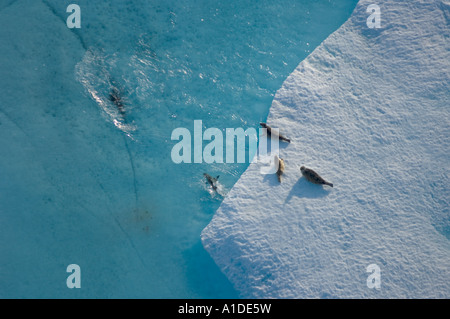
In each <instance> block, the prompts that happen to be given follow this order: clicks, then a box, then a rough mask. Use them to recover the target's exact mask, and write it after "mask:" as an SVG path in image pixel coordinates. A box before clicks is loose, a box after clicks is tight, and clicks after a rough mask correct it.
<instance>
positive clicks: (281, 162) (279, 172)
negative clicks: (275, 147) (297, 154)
mask: <svg viewBox="0 0 450 319" xmlns="http://www.w3.org/2000/svg"><path fill="white" fill-rule="evenodd" d="M277 160H278V169H277V176H278V181H279V182H280V183H281V175H283V173H284V160H283V159H282V158H279V157H278V156H277V155H275V162H276V161H277Z"/></svg>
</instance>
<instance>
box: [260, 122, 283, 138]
mask: <svg viewBox="0 0 450 319" xmlns="http://www.w3.org/2000/svg"><path fill="white" fill-rule="evenodd" d="M259 125H261V126H262V127H264V128H266V129H267V135H268V136H271V135H274V136H278V138H279V139H280V140H281V141H285V142H288V143H290V142H291V140H290V139H288V138H287V137H284V136H283V135H281V134H279V133H276V132H272V128H271V127H270V126H269V125H267V124H266V123H263V122H261V123H259Z"/></svg>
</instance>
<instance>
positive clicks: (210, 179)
mask: <svg viewBox="0 0 450 319" xmlns="http://www.w3.org/2000/svg"><path fill="white" fill-rule="evenodd" d="M203 176H205V178H206V180H207V181H208V183H209V185H211V187H212V189H213V190H215V191H217V185H216V184H217V180H218V179H219V175H217V177H215V178H214V177H212V176H211V175H209V174H208V173H203Z"/></svg>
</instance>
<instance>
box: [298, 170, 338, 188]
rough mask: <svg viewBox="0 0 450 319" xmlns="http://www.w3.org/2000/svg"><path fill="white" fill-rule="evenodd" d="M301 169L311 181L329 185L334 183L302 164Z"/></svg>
mask: <svg viewBox="0 0 450 319" xmlns="http://www.w3.org/2000/svg"><path fill="white" fill-rule="evenodd" d="M300 171H301V172H302V175H303V176H304V177H305V178H306V179H307V180H308V181H310V182H311V183H314V184H319V185H328V186H331V187H333V184H332V183H329V182H327V181H325V180H324V179H323V178H322V177H320V175H319V174H317V173H316V172H314V171H313V170H312V169H310V168H306V167H305V166H302V167H300Z"/></svg>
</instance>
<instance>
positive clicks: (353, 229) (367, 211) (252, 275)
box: [202, 0, 450, 298]
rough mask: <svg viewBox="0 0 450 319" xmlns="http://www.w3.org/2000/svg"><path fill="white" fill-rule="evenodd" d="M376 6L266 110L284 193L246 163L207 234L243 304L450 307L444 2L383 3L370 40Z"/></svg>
mask: <svg viewBox="0 0 450 319" xmlns="http://www.w3.org/2000/svg"><path fill="white" fill-rule="evenodd" d="M372 3H373V1H372V0H369V1H367V0H361V1H360V2H359V3H358V5H357V7H356V8H355V11H354V12H353V14H352V15H351V17H350V18H349V20H348V21H347V22H346V23H345V24H344V25H343V26H342V27H341V28H340V29H338V30H337V31H336V32H335V33H333V34H332V35H331V36H330V37H329V38H327V39H326V40H325V41H324V42H323V43H322V44H321V45H320V46H319V47H318V48H317V49H316V50H315V51H314V52H313V53H312V54H311V55H310V56H309V57H308V58H307V59H305V60H304V61H303V62H301V63H300V64H299V66H298V67H297V68H296V69H295V71H294V72H293V73H292V74H291V75H290V76H289V77H288V78H287V79H286V81H285V82H284V84H283V86H282V87H281V88H280V89H279V91H278V92H277V94H276V96H275V98H274V100H273V103H272V107H271V110H270V114H269V116H268V119H267V122H268V124H269V125H271V126H272V127H279V128H280V129H281V130H282V131H283V132H284V133H285V135H286V136H288V137H290V138H291V140H292V143H291V144H289V145H285V146H283V147H282V148H281V150H280V156H281V157H282V158H284V160H285V163H286V170H285V174H284V176H283V182H282V183H281V184H279V183H278V181H277V178H276V176H275V175H262V174H260V168H261V165H262V164H260V163H252V164H251V165H250V166H249V167H248V169H247V170H246V172H245V173H244V174H243V175H242V176H241V178H240V179H239V181H238V182H237V183H236V184H235V185H234V187H233V188H232V189H231V191H230V192H229V193H228V195H227V197H226V198H225V200H224V201H223V203H222V205H221V206H220V208H219V209H218V211H217V212H216V214H215V215H214V217H213V219H212V221H211V222H210V224H209V225H208V226H207V227H206V228H205V229H204V230H203V232H202V242H203V245H204V247H205V248H206V250H207V251H208V252H209V253H210V255H211V256H212V257H213V259H214V260H215V262H216V263H217V264H218V265H219V267H220V268H221V269H222V271H223V272H224V273H225V275H226V276H227V277H228V278H229V280H230V281H231V282H232V283H233V285H234V286H235V288H236V289H237V290H239V291H240V293H241V295H242V296H243V297H250V298H254V297H256V298H449V297H450V282H449V280H448V279H449V278H450V244H449V238H450V232H449V230H450V218H449V217H450V211H449V198H450V196H449V195H450V192H449V189H450V188H449V186H448V185H449V178H448V168H449V167H450V160H449V156H448V154H449V151H450V147H449V146H450V141H449V136H450V118H449V114H450V113H449V109H448V108H449V105H450V103H449V102H450V101H449V96H450V94H449V85H450V81H449V75H450V67H449V61H450V46H449V35H450V32H449V28H448V26H449V17H450V2H449V1H447V0H443V1H441V0H439V1H430V0H424V1H418V0H417V1H398V0H395V1H377V4H378V5H379V6H380V12H381V16H380V17H381V28H378V29H377V28H374V29H370V28H368V26H367V24H366V20H367V18H368V16H369V15H370V13H367V12H366V9H367V7H368V6H369V5H370V4H372ZM302 165H305V166H307V167H311V168H313V169H314V170H316V171H317V172H318V173H319V174H320V175H321V176H322V177H324V178H325V179H327V180H329V181H330V182H332V183H334V188H329V187H326V186H325V187H322V186H317V185H313V184H310V183H308V182H307V181H306V180H305V179H304V178H302V177H301V173H300V170H299V168H300V166H302ZM371 264H376V265H378V266H379V267H380V269H381V275H380V280H381V287H380V289H374V288H373V289H371V288H369V287H368V285H367V278H368V276H369V275H370V273H368V272H366V269H367V267H368V266H369V265H371Z"/></svg>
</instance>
